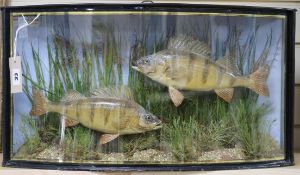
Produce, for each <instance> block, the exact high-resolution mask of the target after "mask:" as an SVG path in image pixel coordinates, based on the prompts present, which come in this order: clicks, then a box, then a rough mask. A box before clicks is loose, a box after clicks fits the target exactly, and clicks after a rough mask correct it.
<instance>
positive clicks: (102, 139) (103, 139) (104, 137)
mask: <svg viewBox="0 0 300 175" xmlns="http://www.w3.org/2000/svg"><path fill="white" fill-rule="evenodd" d="M117 137H119V134H102V135H101V137H100V144H101V145H103V144H105V143H108V142H110V141H112V140H114V139H116V138H117Z"/></svg>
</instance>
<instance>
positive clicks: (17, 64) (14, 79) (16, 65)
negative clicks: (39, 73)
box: [9, 56, 22, 93]
mask: <svg viewBox="0 0 300 175" xmlns="http://www.w3.org/2000/svg"><path fill="white" fill-rule="evenodd" d="M9 69H10V87H11V89H10V91H11V93H19V92H22V66H21V57H19V56H17V57H16V58H9Z"/></svg>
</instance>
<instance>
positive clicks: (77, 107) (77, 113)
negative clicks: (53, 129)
mask: <svg viewBox="0 0 300 175" xmlns="http://www.w3.org/2000/svg"><path fill="white" fill-rule="evenodd" d="M81 104H82V101H81V100H78V101H77V102H76V118H77V120H78V121H79V114H80V110H79V108H80V106H81Z"/></svg>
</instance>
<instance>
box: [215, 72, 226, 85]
mask: <svg viewBox="0 0 300 175" xmlns="http://www.w3.org/2000/svg"><path fill="white" fill-rule="evenodd" d="M217 70H218V78H217V87H219V86H220V85H221V83H222V80H223V75H224V73H225V71H224V70H223V69H222V68H219V69H217Z"/></svg>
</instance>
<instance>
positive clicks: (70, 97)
mask: <svg viewBox="0 0 300 175" xmlns="http://www.w3.org/2000/svg"><path fill="white" fill-rule="evenodd" d="M81 99H86V97H85V96H84V95H82V94H81V93H79V92H78V91H76V90H70V91H68V92H67V93H66V94H65V95H64V96H63V98H62V99H61V101H65V102H66V101H74V100H81Z"/></svg>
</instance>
